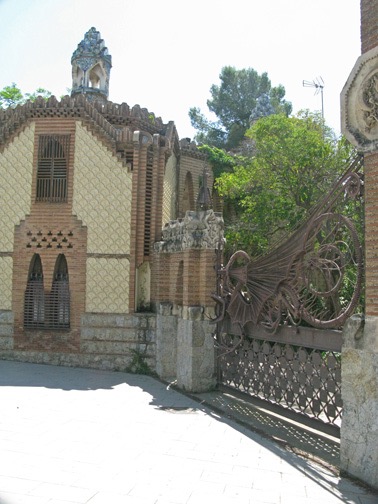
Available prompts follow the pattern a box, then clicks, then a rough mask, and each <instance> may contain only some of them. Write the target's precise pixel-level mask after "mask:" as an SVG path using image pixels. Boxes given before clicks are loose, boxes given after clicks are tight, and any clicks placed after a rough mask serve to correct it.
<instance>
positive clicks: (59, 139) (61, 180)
mask: <svg viewBox="0 0 378 504" xmlns="http://www.w3.org/2000/svg"><path fill="white" fill-rule="evenodd" d="M69 140H70V136H69V135H53V136H51V135H40V136H39V143H38V168H37V192H36V201H39V202H47V203H63V202H65V201H67V165H68V154H69Z"/></svg>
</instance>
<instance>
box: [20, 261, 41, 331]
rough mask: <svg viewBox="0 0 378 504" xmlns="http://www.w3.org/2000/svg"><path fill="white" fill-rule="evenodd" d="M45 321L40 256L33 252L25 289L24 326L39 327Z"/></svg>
mask: <svg viewBox="0 0 378 504" xmlns="http://www.w3.org/2000/svg"><path fill="white" fill-rule="evenodd" d="M44 323H45V291H44V287H43V271H42V263H41V258H40V256H39V255H38V254H34V256H33V258H32V260H31V263H30V269H29V277H28V283H27V286H26V291H25V302H24V326H25V327H28V328H41V327H44Z"/></svg>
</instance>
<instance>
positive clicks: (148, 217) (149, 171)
mask: <svg viewBox="0 0 378 504" xmlns="http://www.w3.org/2000/svg"><path fill="white" fill-rule="evenodd" d="M152 179H153V151H152V149H151V150H149V152H148V154H147V166H146V193H145V206H144V255H145V256H148V255H150V246H151V221H152Z"/></svg>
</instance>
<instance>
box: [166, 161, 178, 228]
mask: <svg viewBox="0 0 378 504" xmlns="http://www.w3.org/2000/svg"><path fill="white" fill-rule="evenodd" d="M176 165H177V160H176V157H175V156H174V155H172V156H171V157H170V158H169V159H168V161H167V164H166V166H165V174H164V190H163V223H164V224H165V223H166V222H169V221H170V220H171V219H174V218H175V217H176V195H177V190H176V186H177V174H176V170H177V168H176Z"/></svg>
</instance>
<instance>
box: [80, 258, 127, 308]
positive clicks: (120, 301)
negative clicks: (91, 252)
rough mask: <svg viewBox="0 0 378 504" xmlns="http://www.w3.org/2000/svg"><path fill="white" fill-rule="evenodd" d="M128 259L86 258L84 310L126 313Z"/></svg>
mask: <svg viewBox="0 0 378 504" xmlns="http://www.w3.org/2000/svg"><path fill="white" fill-rule="evenodd" d="M129 277H130V267H129V260H128V259H109V258H96V259H95V258H88V260H87V289H86V292H87V295H86V311H87V312H97V313H128V311H129V295H128V292H129Z"/></svg>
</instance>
